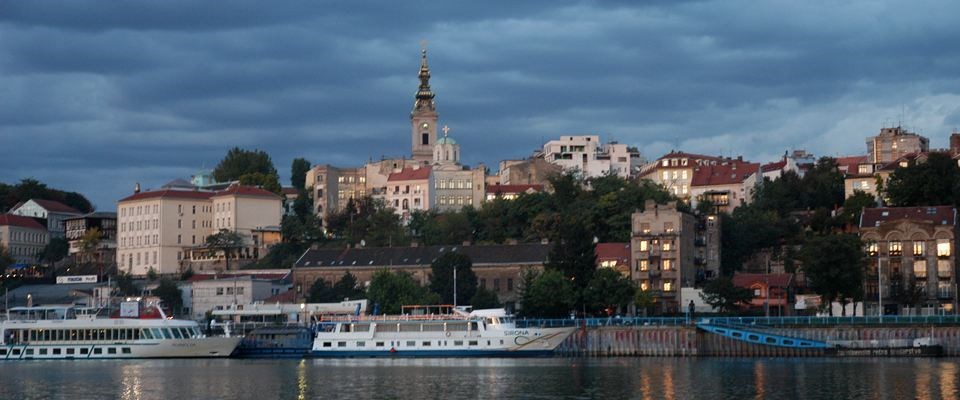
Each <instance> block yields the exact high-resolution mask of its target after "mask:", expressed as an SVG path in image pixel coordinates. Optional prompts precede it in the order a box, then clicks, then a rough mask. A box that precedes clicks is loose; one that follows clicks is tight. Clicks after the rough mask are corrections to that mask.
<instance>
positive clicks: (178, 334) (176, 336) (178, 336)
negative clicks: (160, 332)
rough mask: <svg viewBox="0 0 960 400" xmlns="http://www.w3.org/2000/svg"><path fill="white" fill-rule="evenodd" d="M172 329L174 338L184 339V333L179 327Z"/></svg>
mask: <svg viewBox="0 0 960 400" xmlns="http://www.w3.org/2000/svg"><path fill="white" fill-rule="evenodd" d="M170 331H171V332H173V338H174V339H183V335H182V334H181V333H180V330H179V329H176V328H173V329H171V330H170Z"/></svg>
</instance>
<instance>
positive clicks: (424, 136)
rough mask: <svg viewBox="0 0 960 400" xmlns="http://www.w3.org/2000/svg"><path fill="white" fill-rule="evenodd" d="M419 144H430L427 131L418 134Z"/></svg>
mask: <svg viewBox="0 0 960 400" xmlns="http://www.w3.org/2000/svg"><path fill="white" fill-rule="evenodd" d="M420 144H422V145H424V146H426V145H429V144H430V134H429V133H426V132H424V133H422V134H421V135H420Z"/></svg>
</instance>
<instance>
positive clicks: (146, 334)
mask: <svg viewBox="0 0 960 400" xmlns="http://www.w3.org/2000/svg"><path fill="white" fill-rule="evenodd" d="M141 335H142V336H143V338H144V339H153V331H151V330H150V329H144V330H143V333H142V334H141Z"/></svg>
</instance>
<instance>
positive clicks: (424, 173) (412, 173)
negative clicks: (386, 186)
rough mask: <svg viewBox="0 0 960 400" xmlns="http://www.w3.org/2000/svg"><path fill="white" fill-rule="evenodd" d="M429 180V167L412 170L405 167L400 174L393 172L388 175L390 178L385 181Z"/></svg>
mask: <svg viewBox="0 0 960 400" xmlns="http://www.w3.org/2000/svg"><path fill="white" fill-rule="evenodd" d="M429 178H430V167H429V166H423V167H420V168H417V169H414V168H413V167H406V168H404V169H402V170H400V172H394V173H392V174H390V177H389V178H387V181H388V182H393V181H416V180H422V179H429Z"/></svg>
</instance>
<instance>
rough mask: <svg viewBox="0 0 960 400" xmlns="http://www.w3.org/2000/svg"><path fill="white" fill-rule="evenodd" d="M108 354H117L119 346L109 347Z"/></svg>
mask: <svg viewBox="0 0 960 400" xmlns="http://www.w3.org/2000/svg"><path fill="white" fill-rule="evenodd" d="M107 354H117V348H116V347H111V348H108V349H107Z"/></svg>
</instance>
